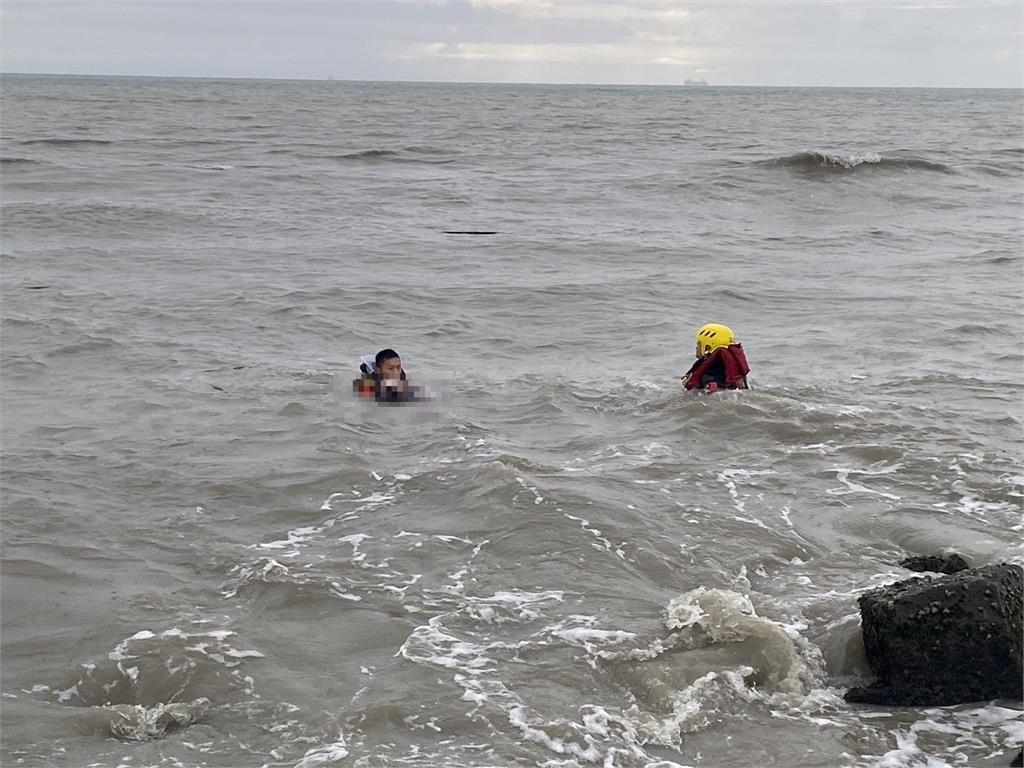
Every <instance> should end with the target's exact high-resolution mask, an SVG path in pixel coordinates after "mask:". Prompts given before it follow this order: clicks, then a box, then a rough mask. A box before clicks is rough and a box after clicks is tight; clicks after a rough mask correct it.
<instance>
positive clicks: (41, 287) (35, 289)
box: [25, 285, 50, 291]
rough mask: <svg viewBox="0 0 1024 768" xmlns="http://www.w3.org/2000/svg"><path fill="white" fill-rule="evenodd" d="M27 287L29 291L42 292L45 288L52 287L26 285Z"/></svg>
mask: <svg viewBox="0 0 1024 768" xmlns="http://www.w3.org/2000/svg"><path fill="white" fill-rule="evenodd" d="M25 287H26V288H27V289H28V290H30V291H41V290H43V288H49V287H50V286H48V285H26V286H25Z"/></svg>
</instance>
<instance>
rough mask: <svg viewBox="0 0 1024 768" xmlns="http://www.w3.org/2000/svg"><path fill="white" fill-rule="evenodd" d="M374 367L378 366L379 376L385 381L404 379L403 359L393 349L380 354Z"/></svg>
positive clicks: (382, 351)
mask: <svg viewBox="0 0 1024 768" xmlns="http://www.w3.org/2000/svg"><path fill="white" fill-rule="evenodd" d="M374 365H376V366H377V375H378V376H379V377H380V378H381V379H383V380H385V381H392V380H396V379H400V378H402V358H400V357H399V356H398V353H397V352H395V350H393V349H382V350H381V351H380V352H378V353H377V357H376V358H375V359H374Z"/></svg>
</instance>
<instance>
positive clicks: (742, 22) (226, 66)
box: [0, 0, 1024, 88]
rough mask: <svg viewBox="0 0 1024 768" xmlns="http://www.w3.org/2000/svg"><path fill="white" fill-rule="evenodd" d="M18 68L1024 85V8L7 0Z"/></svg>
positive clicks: (10, 46) (781, 1)
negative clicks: (62, 0) (60, 0)
mask: <svg viewBox="0 0 1024 768" xmlns="http://www.w3.org/2000/svg"><path fill="white" fill-rule="evenodd" d="M0 29H2V32H0V36H2V37H0V48H2V59H0V66H2V70H3V71H4V72H51V73H71V74H112V75H164V76H173V75H178V76H198V77H203V76H211V77H276V78H313V79H323V78H326V77H329V76H331V77H334V78H336V79H339V80H341V79H354V80H455V81H487V82H555V83H652V84H674V83H682V82H683V81H684V80H686V79H702V78H703V79H706V80H707V81H708V82H709V83H711V84H715V85H834V86H953V87H958V86H963V87H1017V88H1019V87H1022V86H1024V53H1022V51H1024V2H1022V1H1021V0H1005V1H1001V0H989V1H988V2H983V1H982V0H975V1H973V2H971V1H969V0H919V1H913V0H911V1H910V2H901V1H900V0H894V1H892V2H884V1H881V0H875V1H869V0H790V1H785V0H724V1H720V0H716V1H715V2H685V1H682V0H676V1H670V0H634V1H633V2H610V1H608V0H604V1H602V0H351V1H348V0H335V1H334V2H328V1H327V0H323V1H322V2H278V1H275V0H250V1H249V2H230V1H224V2H218V1H216V0H193V1H192V2H161V1H159V0H134V1H133V2H87V1H85V0H78V1H75V0H71V1H67V2H50V1H49V0H2V4H0Z"/></svg>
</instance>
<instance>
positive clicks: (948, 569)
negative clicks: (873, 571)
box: [900, 552, 971, 574]
mask: <svg viewBox="0 0 1024 768" xmlns="http://www.w3.org/2000/svg"><path fill="white" fill-rule="evenodd" d="M900 566H902V567H903V568H907V569H908V570H911V571H917V572H918V573H920V572H922V571H931V572H932V573H946V574H950V573H959V572H960V571H966V570H967V569H968V568H970V567H971V566H970V563H968V562H967V561H966V560H965V559H964V558H963V557H962V556H961V555H958V554H956V553H955V552H949V553H947V554H944V555H913V556H912V557H905V558H903V559H902V560H900Z"/></svg>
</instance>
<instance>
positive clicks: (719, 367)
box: [683, 357, 725, 389]
mask: <svg viewBox="0 0 1024 768" xmlns="http://www.w3.org/2000/svg"><path fill="white" fill-rule="evenodd" d="M703 362H704V358H703V357H699V358H697V359H696V360H694V361H693V365H691V366H690V370H688V371H687V372H686V375H684V376H683V380H684V381H685V380H686V377H687V376H689V375H690V374H691V373H693V372H694V371H695V370H696V369H697V366H698V365H700V364H701V363H703ZM711 382H715V383H716V384H718V387H719V388H720V389H724V388H725V363H723V362H722V359H721V358H719V359H717V360H714V361H712V363H711V365H710V366H709V367H708V369H707V370H706V371H704V373H703V375H702V376H701V377H700V381H699V382H697V384H698V387H697V388H698V389H704V387H706V386H707V385H708V384H710V383H711Z"/></svg>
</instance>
